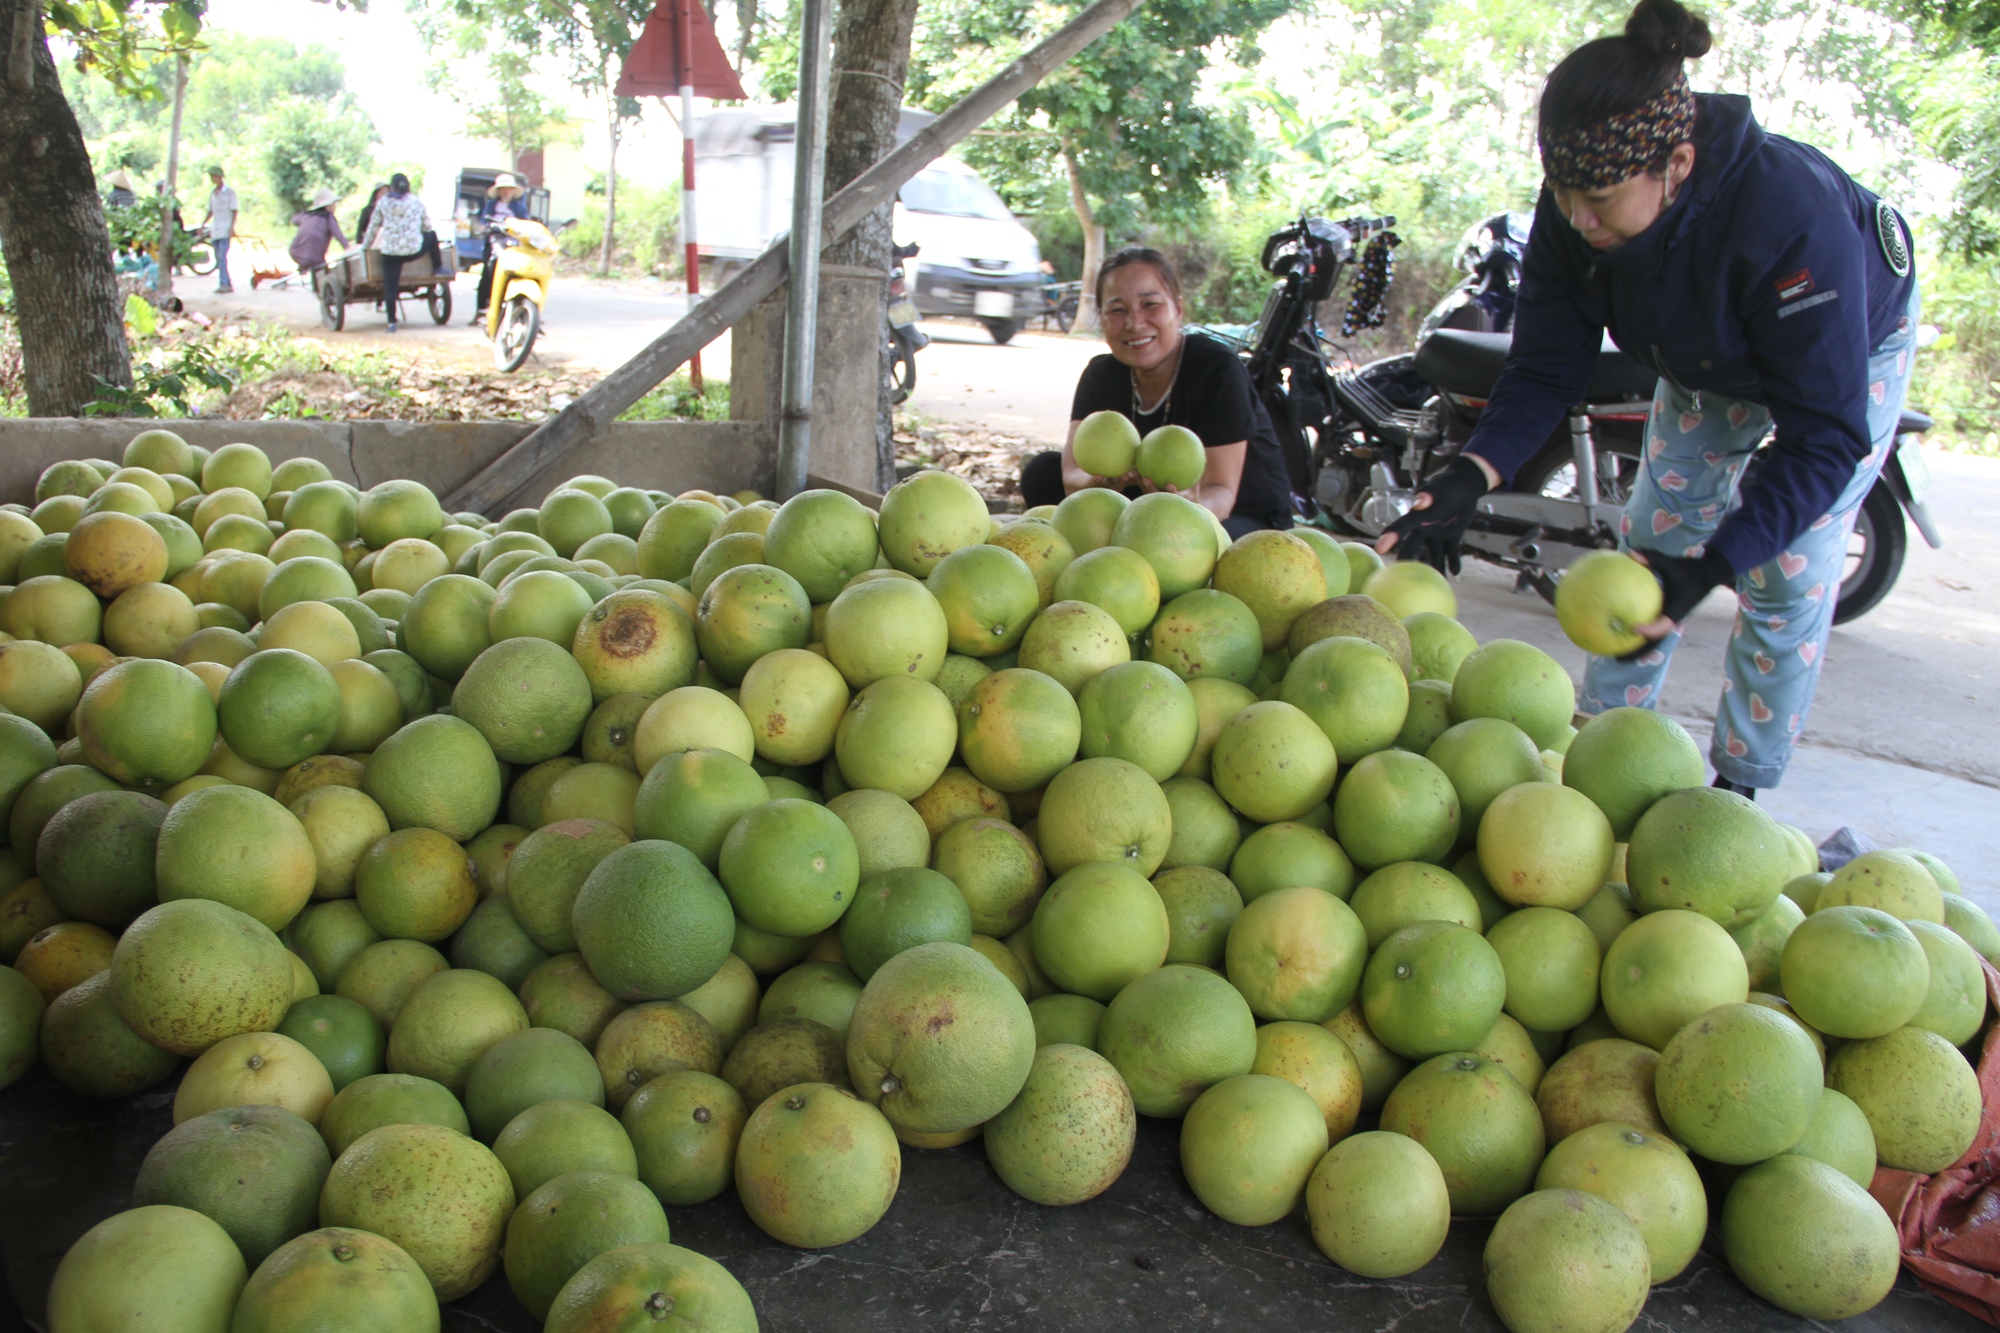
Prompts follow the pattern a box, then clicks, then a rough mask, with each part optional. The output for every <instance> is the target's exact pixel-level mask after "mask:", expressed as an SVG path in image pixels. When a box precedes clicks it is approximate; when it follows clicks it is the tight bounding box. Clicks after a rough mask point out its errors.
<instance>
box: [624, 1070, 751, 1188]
mask: <svg viewBox="0 0 2000 1333" xmlns="http://www.w3.org/2000/svg"><path fill="white" fill-rule="evenodd" d="M749 1118H750V1108H749V1107H747V1106H745V1105H744V1102H743V1098H742V1097H741V1096H740V1095H739V1094H738V1093H737V1091H736V1089H734V1088H732V1087H730V1086H729V1084H727V1083H725V1082H723V1081H722V1080H721V1079H720V1078H717V1077H716V1076H715V1075H713V1074H705V1073H702V1072H701V1071H699V1070H695V1069H681V1070H676V1071H674V1072H673V1073H670V1074H662V1075H660V1077H658V1078H656V1079H654V1080H653V1081H652V1082H650V1083H648V1084H647V1085H646V1086H645V1087H643V1088H641V1089H639V1091H637V1092H636V1093H634V1094H632V1100H631V1101H629V1102H627V1103H625V1112H624V1116H623V1121H624V1126H625V1130H626V1132H627V1133H628V1134H630V1136H631V1141H632V1148H633V1150H634V1152H635V1153H636V1154H637V1161H638V1170H639V1180H640V1182H641V1183H642V1184H644V1185H645V1186H646V1188H647V1189H650V1190H651V1191H653V1193H654V1195H655V1196H656V1197H658V1199H659V1200H660V1202H661V1203H665V1204H675V1205H682V1206H685V1205H691V1204H697V1203H702V1202H705V1201H706V1200H709V1199H712V1198H714V1197H715V1196H716V1195H718V1194H720V1193H722V1191H724V1190H726V1189H728V1188H729V1181H730V1174H731V1168H732V1167H733V1166H734V1164H735V1160H736V1144H737V1141H738V1140H739V1139H740V1138H741V1137H742V1134H743V1125H744V1122H745V1121H747V1120H748V1119H749Z"/></svg>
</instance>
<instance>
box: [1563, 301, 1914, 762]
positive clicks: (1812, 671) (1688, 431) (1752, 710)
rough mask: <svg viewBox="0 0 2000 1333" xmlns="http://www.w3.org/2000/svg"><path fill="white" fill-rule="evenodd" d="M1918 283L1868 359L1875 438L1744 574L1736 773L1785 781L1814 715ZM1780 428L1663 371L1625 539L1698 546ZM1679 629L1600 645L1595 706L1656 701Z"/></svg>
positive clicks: (1731, 680)
mask: <svg viewBox="0 0 2000 1333" xmlns="http://www.w3.org/2000/svg"><path fill="white" fill-rule="evenodd" d="M1917 310H1918V302H1917V296H1916V294H1915V293H1914V292H1912V294H1911V297H1910V308H1909V311H1908V313H1907V314H1906V315H1905V316H1904V318H1903V320H1902V322H1901V323H1900V324H1898V325H1897V327H1896V330H1895V332H1893V333H1892V334H1890V335H1889V337H1887V338H1885V339H1884V340H1883V341H1882V344H1881V346H1879V347H1878V348H1876V349H1875V351H1874V353H1873V354H1872V355H1871V356H1870V357H1869V360H1868V431H1869V436H1870V438H1871V440H1872V443H1873V448H1871V449H1870V450H1869V452H1868V455H1867V457H1865V458H1863V459H1862V460H1861V462H1860V464H1859V465H1857V466H1856V467H1855V469H1854V476H1853V478H1852V480H1850V481H1849V482H1848V484H1847V487H1846V489H1844V490H1843V491H1842V492H1841V493H1840V497H1839V498H1838V499H1837V500H1835V501H1834V504H1833V508H1832V509H1830V510H1828V511H1827V513H1825V514H1823V515H1822V516H1820V517H1819V518H1817V519H1815V520H1813V523H1812V525H1811V526H1810V527H1809V528H1807V529H1806V531H1804V532H1802V533H1800V534H1799V535H1798V536H1797V537H1796V538H1794V539H1793V540H1792V541H1791V542H1790V543H1788V544H1787V545H1786V547H1785V549H1784V550H1783V551H1781V552H1779V553H1778V555H1777V556H1775V557H1774V558H1772V559H1771V560H1769V561H1767V562H1765V563H1764V564H1761V565H1759V566H1757V567H1756V568H1755V569H1752V570H1749V571H1747V572H1745V573H1743V574H1740V575H1739V576H1738V577H1737V580H1736V603H1737V611H1736V627H1735V629H1734V630H1733V631H1732V632H1731V634H1730V639H1729V651H1728V656H1727V660H1726V661H1725V664H1724V671H1725V674H1724V676H1723V680H1722V699H1721V701H1720V702H1719V703H1718V704H1717V705H1716V709H1715V739H1714V741H1713V742H1712V744H1711V746H1710V748H1709V762H1711V763H1712V764H1714V766H1715V770H1716V772H1718V773H1720V774H1721V775H1722V776H1723V777H1726V778H1728V779H1729V780H1730V781H1731V782H1736V783H1740V784H1742V785H1744V786H1747V787H1775V786H1777V785H1778V782H1779V780H1780V779H1781V778H1783V777H1784V774H1785V765H1786V764H1787V763H1788V762H1789V761H1790V759H1791V754H1792V745H1793V743H1794V742H1795V741H1796V740H1797V739H1798V735H1799V732H1800V730H1801V729H1802V728H1803V727H1804V726H1805V722H1806V715H1807V713H1808V712H1810V710H1811V708H1812V700H1813V691H1814V690H1815V689H1817V688H1818V686H1819V672H1820V667H1821V666H1822V664H1823V663H1824V662H1825V660H1826V645H1827V635H1828V634H1829V632H1830V631H1831V630H1832V629H1833V604H1834V601H1835V596H1836V594H1837V593H1838V591H1839V589H1840V580H1841V576H1842V574H1843V573H1844V572H1845V568H1846V563H1847V542H1848V536H1849V534H1850V533H1851V532H1852V531H1853V528H1854V515H1855V511H1856V510H1858V509H1859V508H1860V506H1861V501H1862V500H1863V499H1864V498H1866V497H1867V495H1868V490H1869V488H1870V487H1871V486H1873V485H1874V484H1875V478H1876V477H1877V476H1878V475H1879V474H1880V473H1881V471H1882V465H1883V463H1884V462H1885V461H1886V460H1887V458H1888V456H1889V451H1890V450H1891V449H1893V448H1895V438H1896V422H1897V420H1898V418H1899V417H1900V416H1901V415H1902V411H1903V393H1904V390H1905V389H1906V388H1907V387H1908V386H1909V382H1910V369H1911V365H1912V362H1913V361H1914V358H1915V347H1916V327H1917ZM1770 428H1771V414H1770V411H1769V410H1768V409H1766V408H1763V407H1760V406H1758V405H1757V404H1755V403H1746V402H1739V401H1736V400H1733V399H1727V398H1718V397H1716V396H1715V395H1714V394H1703V393H1695V394H1688V393H1683V392H1681V391H1680V390H1678V389H1676V388H1674V387H1673V386H1672V385H1670V384H1669V383H1668V382H1667V381H1665V380H1661V381H1660V384H1659V388H1658V390H1657V391H1656V392H1655V393H1654V396H1653V415H1652V419H1651V420H1649V421H1648V422H1647V423H1646V448H1645V454H1644V457H1643V458H1642V459H1641V461H1640V466H1639V474H1638V478H1637V480H1636V481H1635V482H1634V484H1633V487H1632V498H1631V499H1630V500H1629V501H1627V502H1626V505H1625V516H1624V518H1623V520H1622V521H1621V524H1620V531H1621V532H1622V533H1623V540H1624V542H1625V544H1626V545H1629V546H1631V547H1633V548H1634V549H1636V550H1640V551H1658V552H1661V553H1662V554H1664V555H1699V554H1700V553H1701V548H1702V545H1703V543H1705V542H1707V541H1708V539H1709V538H1710V537H1711V536H1713V535H1714V533H1715V529H1716V525H1717V524H1718V523H1720V522H1721V520H1722V518H1723V516H1724V515H1726V514H1728V513H1729V511H1730V510H1732V509H1734V508H1735V507H1736V506H1737V504H1739V503H1740V500H1739V497H1738V495H1737V483H1738V482H1739V481H1740V480H1741V478H1742V476H1743V469H1744V466H1745V465H1746V464H1747V463H1748V462H1749V461H1750V455H1751V451H1752V450H1754V449H1755V448H1756V447H1757V445H1758V443H1759V442H1760V441H1761V440H1762V439H1763V438H1764V436H1765V434H1766V433H1767V432H1768V431H1769V430H1770ZM1679 643H1680V635H1678V634H1670V635H1668V636H1667V637H1666V638H1664V639H1662V640H1661V641H1660V643H1659V646H1658V647H1657V648H1655V649H1654V650H1653V651H1652V652H1649V653H1646V654H1645V655H1644V656H1642V657H1640V658H1639V659H1638V660H1637V661H1634V662H1620V661H1617V660H1615V659H1613V658H1609V657H1592V658H1591V659H1590V662H1589V665H1588V666H1586V667H1585V669H1584V673H1583V690H1582V691H1581V693H1580V695H1579V698H1578V707H1579V708H1580V709H1581V711H1583V712H1585V713H1590V714H1593V715H1594V714H1597V713H1601V712H1603V711H1604V710H1605V709H1607V708H1615V707H1618V706H1619V705H1621V704H1623V705H1629V706H1634V707H1641V708H1652V707H1656V706H1657V705H1658V702H1659V697H1660V685H1661V683H1662V682H1663V681H1664V680H1665V679H1666V675H1667V667H1668V664H1669V663H1670V662H1671V661H1672V660H1673V654H1674V648H1675V647H1676V646H1677V645H1678V644H1679Z"/></svg>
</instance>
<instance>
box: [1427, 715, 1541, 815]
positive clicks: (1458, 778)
mask: <svg viewBox="0 0 2000 1333" xmlns="http://www.w3.org/2000/svg"><path fill="white" fill-rule="evenodd" d="M1424 758H1426V759H1428V760H1430V761H1431V762H1432V763H1433V764H1436V765H1437V766H1438V767H1439V768H1441V769H1443V770H1444V775H1445V776H1446V777H1448V778H1450V779H1451V785H1452V789H1453V790H1454V791H1456V792H1457V793H1458V803H1459V822H1460V825H1461V827H1463V828H1467V829H1472V830H1475V831H1476V830H1477V829H1478V827H1479V819H1480V816H1482V815H1484V814H1485V813H1486V807H1487V806H1489V805H1491V804H1492V803H1493V798H1494V797H1496V796H1498V795H1500V793H1501V792H1504V791H1506V790H1507V789H1508V788H1509V787H1518V786H1520V785H1521V784H1522V783H1524V782H1540V781H1541V780H1542V755H1541V751H1540V750H1539V749H1538V748H1537V747H1536V745H1535V743H1534V742H1533V741H1531V740H1529V739H1528V733H1527V732H1525V731H1522V730H1521V729H1520V728H1519V727H1517V726H1515V725H1514V724H1513V723H1512V722H1502V721H1501V720H1500V719H1499V718H1495V717H1475V718H1472V719H1470V720H1469V721H1465V722H1459V723H1456V724H1454V725H1453V726H1452V727H1451V728H1450V729H1448V730H1447V731H1445V732H1444V733H1443V734H1442V735H1440V736H1439V737H1438V738H1437V739H1436V740H1435V741H1432V742H1431V744H1430V747H1429V748H1428V749H1426V750H1425V751H1424Z"/></svg>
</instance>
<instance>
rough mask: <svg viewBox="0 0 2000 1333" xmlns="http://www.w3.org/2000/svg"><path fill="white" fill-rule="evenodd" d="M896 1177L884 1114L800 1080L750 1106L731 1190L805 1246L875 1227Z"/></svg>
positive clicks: (770, 1228)
mask: <svg viewBox="0 0 2000 1333" xmlns="http://www.w3.org/2000/svg"><path fill="white" fill-rule="evenodd" d="M931 947H934V948H949V947H953V946H949V945H942V946H931ZM982 966H984V964H982ZM1017 998H1018V997H1017ZM1030 1059H1032V1055H1031V1056H1030ZM1026 1063H1027V1062H1025V1061H1024V1062H1023V1070H1022V1073H1023V1076H1024V1077H1025V1075H1026ZM901 1179H902V1150H901V1147H900V1145H899V1144H898V1143H897V1141H896V1132H895V1130H894V1129H892V1128H891V1127H890V1124H889V1121H888V1120H887V1119H885V1118H884V1117H883V1115H882V1113H881V1112H880V1111H878V1110H876V1109H875V1108H874V1107H873V1106H870V1105H869V1104H868V1103H867V1102H865V1101H862V1100H861V1099H860V1098H858V1097H856V1096H855V1095H854V1094H853V1093H851V1092H848V1091H847V1090H846V1089H844V1088H836V1087H833V1086H831V1085H830V1084H825V1083H801V1084H798V1085H797V1086H795V1087H792V1088H788V1089H786V1090H785V1091H784V1092H782V1093H780V1094H779V1095H777V1096H774V1097H772V1098H771V1099H770V1100H769V1101H767V1102H765V1103H764V1104H763V1105H762V1106H760V1107H758V1108H757V1109H756V1110H754V1111H752V1112H751V1113H750V1118H749V1120H748V1121H747V1122H746V1123H745V1124H744V1127H743V1135H742V1138H741V1140H740V1141H739V1143H738V1146H737V1152H736V1192H737V1195H738V1197H739V1198H741V1199H742V1201H743V1207H744V1209H745V1211H747V1212H748V1213H749V1214H750V1220H751V1221H753V1222H755V1223H756V1224H757V1225H758V1227H760V1228H761V1229H762V1230H763V1231H764V1232H765V1233H766V1234H767V1235H770V1236H772V1237H774V1238H775V1239H777V1240H780V1241H782V1242H784V1243H785V1244H788V1245H796V1246H799V1247H801V1248H805V1249H822V1248H825V1247H828V1246H832V1245H842V1244H845V1243H846V1242H848V1241H850V1240H853V1239H854V1238H855V1237H857V1236H860V1235H861V1234H863V1233H864V1232H866V1231H867V1230H868V1229H869V1228H870V1227H873V1226H874V1225H875V1223H876V1222H878V1221H880V1220H881V1217H882V1214H883V1213H885V1212H887V1211H888V1209H889V1204H890V1202H891V1201H892V1200H893V1199H894V1198H895V1197H896V1187H897V1185H898V1184H899V1183H900V1181H901Z"/></svg>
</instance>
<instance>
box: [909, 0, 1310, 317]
mask: <svg viewBox="0 0 2000 1333" xmlns="http://www.w3.org/2000/svg"><path fill="white" fill-rule="evenodd" d="M1300 4H1301V0H1154V2H1153V3H1149V4H1147V5H1145V6H1144V7H1143V8H1141V9H1139V10H1138V11H1137V12H1136V13H1134V14H1133V15H1132V16H1131V17H1130V18H1128V19H1126V20H1125V21H1124V22H1123V23H1121V24H1119V25H1118V27H1116V28H1115V29H1113V30H1112V31H1111V32H1110V33H1109V34H1107V35H1106V36H1105V37H1104V38H1103V39H1101V40H1100V41H1098V42H1097V43H1095V44H1094V45H1092V46H1091V47H1090V48H1089V49H1088V50H1086V51H1084V52H1083V54H1081V55H1079V56H1078V57H1076V58H1075V59H1074V60H1072V61H1071V62H1070V63H1069V64H1068V65H1066V66H1064V67H1063V68H1062V69H1061V70H1058V71H1057V72H1056V73H1054V74H1052V75H1050V76H1049V77H1048V78H1047V79H1045V80H1043V82H1042V83H1041V84H1040V85H1039V86H1038V87H1036V88H1034V89H1033V90H1032V91H1030V92H1028V93H1026V94H1024V95H1023V96H1022V97H1021V99H1020V101H1019V102H1017V103H1016V104H1015V106H1014V108H1013V109H1012V110H1011V111H1010V112H1009V113H1008V114H1007V115H1006V116H1005V117H1002V118H1001V119H999V120H997V121H995V122H994V123H993V124H992V125H990V126H989V127H988V133H987V135H986V136H985V137H984V138H982V139H981V140H980V142H979V144H978V146H977V147H976V148H975V149H974V150H972V151H970V152H968V154H967V155H968V157H970V158H972V159H973V160H974V161H975V162H977V163H978V164H979V165H981V166H985V167H991V168H995V169H997V174H1001V175H1004V176H1011V177H1013V178H1015V179H1016V180H1020V181H1028V180H1035V179H1037V178H1039V179H1040V180H1041V181H1042V182H1043V184H1044V189H1046V188H1047V187H1048V186H1049V185H1052V184H1055V182H1054V181H1051V180H1050V172H1049V170H1048V169H1049V168H1050V167H1053V168H1055V170H1056V171H1058V172H1060V173H1061V175H1060V178H1059V179H1060V181H1061V183H1062V185H1064V186H1066V188H1067V191H1068V196H1069V200H1070V205H1071V207H1072V209H1073V210H1074V211H1075V213H1076V218H1077V223H1078V225H1079V227H1080V228H1081V230H1082V233H1083V250H1084V254H1083V281H1084V292H1083V305H1082V309H1081V311H1080V312H1079V320H1080V322H1081V323H1082V324H1083V325H1084V326H1085V327H1092V326H1094V324H1095V322H1096V302H1095V299H1094V296H1093V292H1092V286H1093V284H1094V281H1095V278H1096V272H1097V266H1098V264H1099V262H1100V261H1101V260H1102V258H1103V254H1104V249H1105V237H1106V234H1107V230H1109V231H1114V232H1118V233H1126V232H1129V231H1131V230H1132V229H1134V228H1135V227H1136V226H1137V225H1138V224H1139V223H1140V222H1142V221H1145V222H1150V223H1152V224H1155V225H1161V224H1172V223H1174V222H1178V221H1185V220H1187V219H1190V218H1193V217H1196V216H1199V215H1200V214H1201V213H1202V212H1203V210H1204V208H1205V206H1206V204H1207V201H1208V198H1209V195H1210V192H1211V191H1212V190H1215V189H1218V188H1227V187H1230V186H1238V185H1244V184H1248V183H1250V181H1251V178H1252V177H1253V175H1254V173H1255V169H1256V159H1257V154H1256V152H1255V134H1254V132H1253V127H1252V124H1251V121H1250V118H1249V116H1248V115H1247V114H1246V113H1245V112H1244V110H1243V109H1242V107H1241V106H1240V105H1238V104H1235V103H1232V102H1231V101H1229V100H1227V99H1221V100H1211V99H1208V98H1206V97H1204V96H1203V95H1202V83H1203V79H1204V76H1205V75H1206V74H1207V72H1208V71H1209V70H1210V68H1211V67H1212V66H1213V65H1215V64H1216V63H1218V60H1219V59H1220V58H1225V57H1226V58H1228V59H1231V60H1233V61H1234V63H1236V64H1238V65H1243V66H1254V65H1255V64H1256V63H1257V60H1258V56H1259V53H1258V50H1257V46H1256V41H1257V37H1258V36H1259V35H1260V34H1261V33H1262V32H1263V31H1264V30H1265V29H1266V28H1268V27H1269V26H1270V25H1271V24H1272V23H1273V22H1275V21H1276V20H1277V19H1278V18H1280V17H1282V16H1284V15H1285V14H1288V13H1292V12H1294V11H1295V10H1297V9H1298V8H1300ZM1080 8H1082V6H1081V5H1080V4H1075V3H1065V4H1061V5H1053V6H1051V5H1046V4H1039V3H1035V2H1034V0H976V2H975V0H938V2H937V3H935V4H933V5H932V6H930V7H929V8H928V9H926V10H924V11H922V12H920V13H919V16H918V20H917V37H916V50H917V52H918V57H917V59H915V60H913V61H912V62H911V67H912V78H911V94H912V100H914V101H916V102H918V103H919V104H920V105H923V106H928V107H932V108H934V109H942V108H943V107H945V106H948V105H949V104H950V103H951V102H953V101H955V100H957V98H958V97H959V96H961V95H962V94H963V93H964V92H966V91H967V90H969V89H970V88H971V87H973V86H975V85H977V84H978V83H980V82H982V81H984V79H985V78H986V77H987V76H988V75H989V74H990V73H991V71H992V69H993V68H994V66H995V65H996V64H998V63H999V62H1000V61H1004V60H1007V59H1010V58H1012V57H1013V56H1014V55H1016V54H1018V53H1019V52H1020V51H1021V50H1023V49H1025V48H1026V47H1027V46H1029V45H1031V44H1032V43H1033V42H1034V41H1036V40H1037V39H1039V38H1040V37H1041V36H1042V35H1043V34H1044V33H1045V32H1047V31H1048V30H1051V29H1053V28H1054V27H1055V26H1056V25H1057V24H1059V23H1062V22H1063V21H1065V20H1067V19H1068V18H1069V17H1070V16H1071V15H1072V14H1073V13H1075V12H1076V11H1077V10H1078V9H1080Z"/></svg>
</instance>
